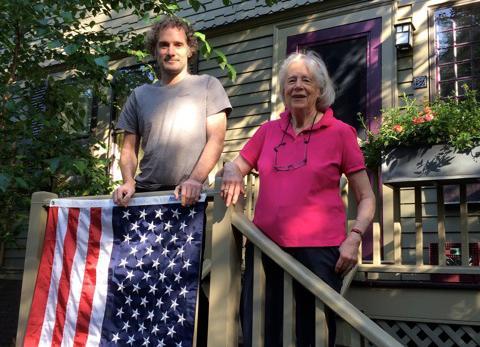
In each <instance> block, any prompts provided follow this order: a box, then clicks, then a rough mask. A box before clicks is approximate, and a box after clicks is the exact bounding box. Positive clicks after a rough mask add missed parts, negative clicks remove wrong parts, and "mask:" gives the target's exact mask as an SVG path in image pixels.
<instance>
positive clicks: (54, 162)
mask: <svg viewBox="0 0 480 347" xmlns="http://www.w3.org/2000/svg"><path fill="white" fill-rule="evenodd" d="M59 166H60V158H59V157H56V158H53V159H50V160H49V167H50V171H52V172H53V173H55V172H56V171H57V170H58V167H59Z"/></svg>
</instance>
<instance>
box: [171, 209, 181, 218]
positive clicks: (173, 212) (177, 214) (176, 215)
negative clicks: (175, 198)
mask: <svg viewBox="0 0 480 347" xmlns="http://www.w3.org/2000/svg"><path fill="white" fill-rule="evenodd" d="M172 214H173V216H172V217H175V218H177V219H179V218H180V212H178V208H177V209H176V210H172Z"/></svg>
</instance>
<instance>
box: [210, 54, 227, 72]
mask: <svg viewBox="0 0 480 347" xmlns="http://www.w3.org/2000/svg"><path fill="white" fill-rule="evenodd" d="M213 51H214V52H215V54H216V59H217V62H218V65H219V66H220V68H221V69H222V70H225V67H226V66H227V64H228V60H227V56H226V55H225V54H224V53H223V52H222V51H220V50H218V49H214V50H213Z"/></svg>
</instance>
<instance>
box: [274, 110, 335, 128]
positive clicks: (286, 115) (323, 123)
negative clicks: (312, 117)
mask: <svg viewBox="0 0 480 347" xmlns="http://www.w3.org/2000/svg"><path fill="white" fill-rule="evenodd" d="M291 117H292V114H291V112H290V110H289V109H288V108H286V109H285V111H283V112H282V113H280V122H279V124H280V127H281V128H282V129H287V126H288V123H289V121H290V118H291ZM332 122H333V110H332V109H331V108H330V107H329V108H327V109H326V110H325V112H324V113H323V117H322V118H321V119H320V120H319V121H318V122H317V123H315V124H314V125H313V127H312V130H316V129H321V128H327V127H329V126H330V125H332ZM290 128H291V127H289V130H287V132H289V131H290ZM292 131H293V130H292Z"/></svg>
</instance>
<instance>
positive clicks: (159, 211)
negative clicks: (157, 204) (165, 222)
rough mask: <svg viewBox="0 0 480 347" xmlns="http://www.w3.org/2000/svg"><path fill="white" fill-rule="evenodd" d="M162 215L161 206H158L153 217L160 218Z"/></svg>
mask: <svg viewBox="0 0 480 347" xmlns="http://www.w3.org/2000/svg"><path fill="white" fill-rule="evenodd" d="M162 215H163V212H162V209H161V208H159V209H158V210H155V218H158V219H160V220H162Z"/></svg>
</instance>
